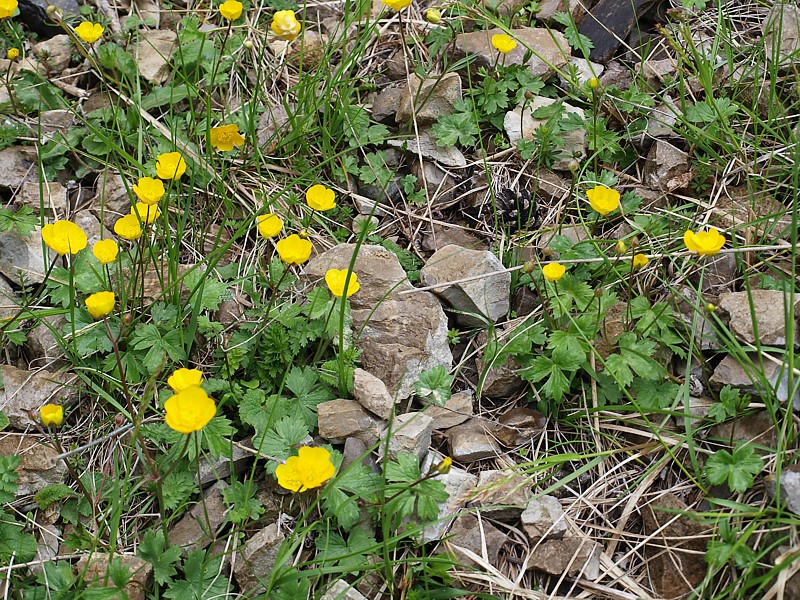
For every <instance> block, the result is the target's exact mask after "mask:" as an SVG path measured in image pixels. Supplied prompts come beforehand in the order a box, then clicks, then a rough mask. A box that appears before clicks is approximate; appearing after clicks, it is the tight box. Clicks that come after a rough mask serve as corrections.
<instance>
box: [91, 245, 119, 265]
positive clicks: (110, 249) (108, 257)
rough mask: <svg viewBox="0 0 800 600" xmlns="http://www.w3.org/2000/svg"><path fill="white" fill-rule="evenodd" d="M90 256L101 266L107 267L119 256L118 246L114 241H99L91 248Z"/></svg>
mask: <svg viewBox="0 0 800 600" xmlns="http://www.w3.org/2000/svg"><path fill="white" fill-rule="evenodd" d="M92 254H94V257H95V258H96V259H97V260H98V261H100V264H101V265H107V264H108V263H112V262H114V261H115V260H117V255H118V254H119V245H118V244H117V242H116V241H114V240H111V239H106V240H100V241H98V242H95V243H94V246H92Z"/></svg>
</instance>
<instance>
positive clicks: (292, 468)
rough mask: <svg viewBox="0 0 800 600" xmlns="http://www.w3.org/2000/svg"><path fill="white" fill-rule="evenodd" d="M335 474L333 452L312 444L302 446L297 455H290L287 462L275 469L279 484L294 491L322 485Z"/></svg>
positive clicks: (302, 490)
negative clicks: (314, 446)
mask: <svg viewBox="0 0 800 600" xmlns="http://www.w3.org/2000/svg"><path fill="white" fill-rule="evenodd" d="M335 474H336V467H335V466H334V464H333V461H332V460H331V453H330V452H329V451H328V450H326V449H325V448H313V447H311V446H303V447H301V448H300V449H299V450H298V451H297V456H290V457H289V458H288V459H286V463H285V464H282V465H278V466H277V468H276V469H275V476H276V477H277V478H278V485H280V486H281V487H282V488H284V489H287V490H290V491H292V492H304V491H306V490H310V489H313V488H317V487H321V486H322V485H324V484H325V482H326V481H328V480H329V479H330V478H331V477H333V476H334V475H335Z"/></svg>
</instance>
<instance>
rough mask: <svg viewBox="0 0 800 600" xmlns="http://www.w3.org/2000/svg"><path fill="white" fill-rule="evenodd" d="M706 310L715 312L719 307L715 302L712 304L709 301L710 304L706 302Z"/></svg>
mask: <svg viewBox="0 0 800 600" xmlns="http://www.w3.org/2000/svg"><path fill="white" fill-rule="evenodd" d="M706 310H707V311H708V312H711V313H713V312H714V311H715V310H717V307H716V305H715V304H712V303H711V302H709V303H708V304H706Z"/></svg>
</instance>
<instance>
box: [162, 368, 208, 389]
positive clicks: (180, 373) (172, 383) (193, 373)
mask: <svg viewBox="0 0 800 600" xmlns="http://www.w3.org/2000/svg"><path fill="white" fill-rule="evenodd" d="M201 383H203V372H202V371H200V370H198V369H183V368H181V369H178V370H176V371H175V372H174V373H173V374H172V375H170V376H169V379H167V385H169V387H171V388H172V391H173V392H175V393H176V394H177V393H178V392H182V391H183V390H186V389H189V388H190V387H195V386H198V385H200V384H201Z"/></svg>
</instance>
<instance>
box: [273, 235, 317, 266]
mask: <svg viewBox="0 0 800 600" xmlns="http://www.w3.org/2000/svg"><path fill="white" fill-rule="evenodd" d="M275 248H276V249H277V250H278V256H280V257H281V260H282V261H283V262H285V263H287V264H290V265H301V264H303V263H304V262H306V261H307V260H308V259H309V258H310V257H311V250H312V249H313V246H312V245H311V242H309V241H308V240H304V239H303V238H301V237H300V236H299V235H297V234H296V233H293V234H292V235H290V236H289V237H287V238H283V239H282V240H280V241H279V242H278V243H277V244H275Z"/></svg>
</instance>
